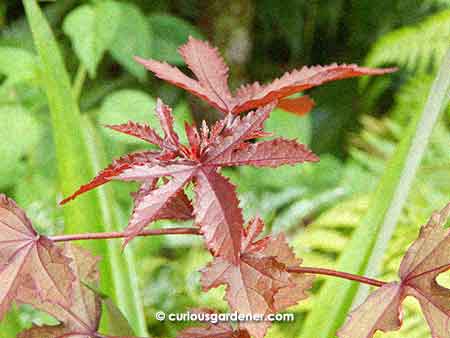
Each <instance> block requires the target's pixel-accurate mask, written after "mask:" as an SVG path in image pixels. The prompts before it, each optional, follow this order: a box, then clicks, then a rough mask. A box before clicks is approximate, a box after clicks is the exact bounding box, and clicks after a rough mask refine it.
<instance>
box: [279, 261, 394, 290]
mask: <svg viewBox="0 0 450 338" xmlns="http://www.w3.org/2000/svg"><path fill="white" fill-rule="evenodd" d="M287 271H288V272H292V273H311V274H315V275H324V276H333V277H337V278H343V279H347V280H351V281H355V282H359V283H363V284H367V285H371V286H376V287H382V286H383V285H385V284H387V283H386V282H383V281H381V280H378V279H374V278H368V277H364V276H359V275H354V274H352V273H347V272H342V271H336V270H331V269H323V268H314V267H306V266H302V267H291V268H288V269H287Z"/></svg>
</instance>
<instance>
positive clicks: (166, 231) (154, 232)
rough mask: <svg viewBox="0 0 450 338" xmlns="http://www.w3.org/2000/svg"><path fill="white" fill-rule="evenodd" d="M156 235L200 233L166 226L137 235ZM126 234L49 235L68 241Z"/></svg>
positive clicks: (117, 236)
mask: <svg viewBox="0 0 450 338" xmlns="http://www.w3.org/2000/svg"><path fill="white" fill-rule="evenodd" d="M158 235H200V230H199V229H198V228H166V229H153V230H145V231H142V232H140V233H139V234H138V236H142V237H144V236H158ZM125 237H127V235H126V234H125V233H124V232H99V233H87V234H74V235H61V236H53V237H49V239H50V240H52V241H53V242H69V241H85V240H93V239H113V238H125Z"/></svg>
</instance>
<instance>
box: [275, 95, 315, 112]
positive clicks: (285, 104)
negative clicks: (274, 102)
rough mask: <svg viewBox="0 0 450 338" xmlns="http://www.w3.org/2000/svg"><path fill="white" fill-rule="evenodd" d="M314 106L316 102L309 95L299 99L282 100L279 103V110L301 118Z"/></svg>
mask: <svg viewBox="0 0 450 338" xmlns="http://www.w3.org/2000/svg"><path fill="white" fill-rule="evenodd" d="M314 105H315V102H314V100H313V99H311V98H310V97H309V96H308V95H304V96H301V97H297V98H295V99H289V98H287V99H281V100H280V101H279V102H278V108H281V109H283V110H285V111H287V112H290V113H293V114H296V115H300V116H301V115H306V114H307V113H309V112H310V111H311V109H313V107H314Z"/></svg>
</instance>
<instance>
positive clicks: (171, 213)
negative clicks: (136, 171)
mask: <svg viewBox="0 0 450 338" xmlns="http://www.w3.org/2000/svg"><path fill="white" fill-rule="evenodd" d="M156 183H157V179H153V180H151V181H146V182H144V183H142V185H141V186H140V187H139V190H138V191H137V192H136V193H135V194H133V197H134V204H135V205H138V204H140V201H141V200H142V199H143V198H145V196H146V195H148V194H150V193H151V192H152V191H153V190H155V189H156ZM166 183H167V182H166ZM192 217H193V208H192V204H191V201H190V200H189V198H188V197H187V196H186V194H185V192H184V191H183V190H180V191H179V192H178V193H177V194H176V196H175V197H174V198H173V199H172V200H170V202H169V204H168V205H167V207H166V208H165V209H162V210H161V212H160V213H159V214H158V217H157V218H158V219H174V220H180V221H185V220H189V219H192Z"/></svg>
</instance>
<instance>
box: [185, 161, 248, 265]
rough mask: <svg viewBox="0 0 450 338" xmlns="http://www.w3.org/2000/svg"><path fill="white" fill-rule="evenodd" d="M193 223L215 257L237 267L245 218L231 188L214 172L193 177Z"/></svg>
mask: <svg viewBox="0 0 450 338" xmlns="http://www.w3.org/2000/svg"><path fill="white" fill-rule="evenodd" d="M195 194H196V199H195V204H194V214H195V222H196V223H197V224H198V225H199V226H200V229H201V232H202V234H203V236H204V238H205V241H206V245H207V247H208V248H209V249H210V250H211V251H212V252H213V254H214V255H216V256H222V258H224V259H225V260H228V261H230V262H231V263H233V264H237V262H238V259H239V253H240V248H241V233H242V225H243V224H244V219H243V217H242V210H241V209H240V208H239V201H238V199H237V196H236V192H235V188H234V186H233V185H232V184H231V183H230V182H229V181H228V179H226V178H225V177H223V176H222V175H220V174H218V173H217V172H216V171H214V170H209V171H208V170H199V171H198V173H197V174H196V176H195Z"/></svg>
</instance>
